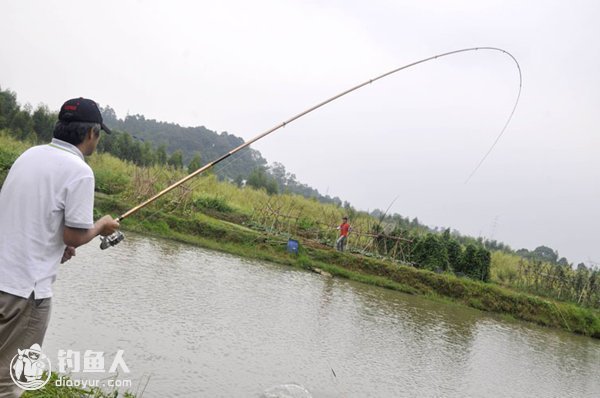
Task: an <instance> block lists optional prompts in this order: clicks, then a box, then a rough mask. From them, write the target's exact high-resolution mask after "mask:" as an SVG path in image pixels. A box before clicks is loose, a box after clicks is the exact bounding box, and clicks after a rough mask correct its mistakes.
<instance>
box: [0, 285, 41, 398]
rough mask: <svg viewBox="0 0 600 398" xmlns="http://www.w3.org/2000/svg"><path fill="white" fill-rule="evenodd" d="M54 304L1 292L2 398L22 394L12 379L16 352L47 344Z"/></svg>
mask: <svg viewBox="0 0 600 398" xmlns="http://www.w3.org/2000/svg"><path fill="white" fill-rule="evenodd" d="M51 301H52V300H51V299H49V298H47V299H40V300H35V299H34V298H33V293H32V294H31V296H30V297H29V298H28V299H26V298H22V297H18V296H14V295H12V294H9V293H5V292H1V291H0V398H9V397H10V398H13V397H19V396H20V395H21V393H22V392H23V390H21V389H20V388H19V387H18V386H17V385H16V384H15V383H14V382H13V381H12V379H11V377H10V362H11V361H12V359H13V358H14V357H15V355H17V349H21V350H23V349H27V348H30V347H31V346H32V345H33V344H35V343H37V344H39V345H40V346H41V345H42V343H43V342H44V335H45V334H46V328H47V327H48V322H49V321H50V311H51V307H52V302H51Z"/></svg>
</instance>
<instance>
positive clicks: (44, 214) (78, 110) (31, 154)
mask: <svg viewBox="0 0 600 398" xmlns="http://www.w3.org/2000/svg"><path fill="white" fill-rule="evenodd" d="M100 130H104V131H105V132H106V133H108V134H110V130H109V129H108V128H107V127H106V126H105V125H104V123H103V122H102V115H101V114H100V110H99V109H98V105H97V104H96V103H95V102H94V101H92V100H89V99H85V98H75V99H71V100H68V101H67V102H65V103H64V104H63V106H62V107H61V109H60V113H59V115H58V122H57V123H56V125H55V127H54V139H53V140H52V142H51V143H50V144H47V145H39V146H35V147H32V148H30V149H28V150H27V151H25V152H24V153H23V154H22V155H21V156H19V158H18V159H17V160H16V161H15V162H14V164H13V165H12V167H11V169H10V172H9V173H8V176H7V177H6V180H5V181H4V185H3V186H2V190H1V191H0V397H17V396H19V395H20V392H21V391H20V390H19V389H18V388H17V387H16V386H15V385H14V384H13V382H12V380H11V378H10V373H9V372H10V369H9V367H10V362H11V360H12V358H13V357H14V356H15V355H17V354H18V352H19V351H18V350H22V349H25V348H28V347H31V346H33V345H34V344H39V345H40V346H41V344H42V342H43V340H44V335H45V333H46V328H47V326H48V322H49V320H50V308H51V297H52V283H53V282H54V280H55V279H56V275H57V273H58V268H59V264H61V263H64V262H65V261H68V260H69V259H70V258H71V257H72V256H74V255H75V248H77V247H79V246H81V245H84V244H86V243H88V242H89V241H91V240H92V239H93V238H94V237H96V236H98V235H102V236H107V235H110V234H112V233H113V232H115V231H116V230H118V228H119V223H118V222H117V221H116V220H115V219H113V218H112V217H111V216H109V215H106V216H104V217H102V218H100V219H99V220H98V221H96V222H95V223H94V220H93V209H94V183H95V182H94V174H93V172H92V169H91V168H90V167H89V166H88V165H87V164H86V163H85V160H84V156H89V155H91V154H92V153H93V152H94V151H95V150H96V146H97V145H98V141H99V140H100Z"/></svg>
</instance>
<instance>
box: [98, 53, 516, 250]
mask: <svg viewBox="0 0 600 398" xmlns="http://www.w3.org/2000/svg"><path fill="white" fill-rule="evenodd" d="M478 50H489V51H499V52H501V53H503V54H506V55H508V56H509V57H510V58H511V59H512V60H513V61H514V62H515V64H516V66H517V69H518V71H519V92H518V94H517V99H516V101H515V104H514V106H513V108H512V111H511V113H510V115H509V117H508V119H507V121H506V123H505V124H504V127H503V128H502V130H501V131H500V134H498V136H497V137H496V140H495V141H494V143H493V144H492V146H491V147H490V148H489V149H488V151H487V152H486V154H485V155H484V156H483V158H482V159H481V160H480V161H479V163H478V164H477V166H476V167H475V169H474V170H473V171H472V172H471V174H470V175H469V177H468V178H467V180H466V182H465V183H467V182H468V181H469V180H470V179H471V177H473V175H474V174H475V173H476V172H477V170H478V169H479V167H480V166H481V165H482V164H483V162H484V161H485V159H486V158H487V157H488V155H489V154H490V153H491V152H492V150H493V149H494V147H495V146H496V144H497V143H498V141H499V140H500V137H502V135H503V134H504V131H505V130H506V128H507V127H508V124H509V123H510V121H511V119H512V117H513V115H514V113H515V110H516V109H517V105H518V103H519V98H520V97H521V87H522V83H523V78H522V73H521V66H520V65H519V62H518V61H517V59H516V58H515V57H514V56H513V55H512V54H511V53H509V52H508V51H506V50H503V49H501V48H498V47H471V48H463V49H460V50H454V51H449V52H446V53H442V54H437V55H434V56H431V57H428V58H424V59H421V60H419V61H416V62H412V63H410V64H407V65H404V66H401V67H399V68H396V69H393V70H391V71H389V72H386V73H384V74H382V75H379V76H377V77H374V78H372V79H369V80H367V81H365V82H363V83H361V84H358V85H356V86H354V87H352V88H349V89H347V90H345V91H342V92H341V93H339V94H336V95H334V96H333V97H331V98H329V99H326V100H325V101H323V102H320V103H318V104H316V105H314V106H312V107H310V108H308V109H306V110H304V111H302V112H300V113H298V114H297V115H296V116H293V117H291V118H290V119H288V120H286V121H284V122H282V123H280V124H278V125H276V126H275V127H272V128H270V129H269V130H267V131H265V132H263V133H261V134H259V135H257V136H256V137H254V138H252V139H251V140H250V141H247V142H245V143H243V144H241V145H240V146H238V147H237V148H234V149H232V150H231V151H229V152H228V153H226V154H224V155H223V156H221V157H220V158H218V159H216V160H213V161H212V162H210V163H208V164H206V165H204V166H203V167H201V168H199V169H198V170H196V171H194V172H193V173H191V174H189V175H187V176H185V177H184V178H182V179H181V180H179V181H177V182H175V183H173V184H171V185H170V186H168V187H167V188H165V189H163V190H162V191H160V192H159V193H157V194H156V195H154V196H152V197H151V198H149V199H147V200H146V201H144V202H142V203H140V204H139V205H137V206H135V207H134V208H132V209H130V210H128V211H126V212H125V213H123V214H121V215H120V216H119V217H118V218H117V221H119V222H121V221H122V220H124V219H125V218H127V217H129V216H130V215H132V214H134V213H136V212H137V211H139V210H140V209H142V208H144V207H146V206H148V205H149V204H150V203H152V202H154V201H155V200H157V199H158V198H160V197H161V196H163V195H165V194H167V193H168V192H170V191H172V190H173V189H175V188H177V187H178V186H180V185H181V184H184V183H185V182H187V181H189V180H191V179H192V178H194V177H195V176H197V175H198V174H201V173H203V172H205V171H206V170H208V169H210V168H212V167H214V166H215V165H217V164H218V163H221V162H222V161H223V160H225V159H227V158H228V157H230V156H231V155H233V154H235V153H237V152H239V151H241V150H242V149H244V148H246V147H248V146H250V145H252V144H253V143H255V142H256V141H258V140H260V139H262V138H264V137H266V136H267V135H269V134H271V133H273V132H275V131H277V130H279V129H280V128H282V127H285V126H287V125H288V124H290V123H292V122H293V121H295V120H297V119H300V118H301V117H303V116H305V115H307V114H309V113H311V112H312V111H314V110H317V109H319V108H321V107H322V106H325V105H327V104H329V103H330V102H333V101H335V100H336V99H338V98H341V97H343V96H345V95H347V94H350V93H351V92H353V91H356V90H359V89H360V88H362V87H364V86H366V85H369V84H371V83H373V82H376V81H377V80H381V79H383V78H384V77H387V76H390V75H392V74H394V73H397V72H400V71H401V70H404V69H408V68H411V67H413V66H416V65H419V64H422V63H425V62H429V61H432V60H434V59H438V58H442V57H446V56H449V55H454V54H459V53H464V52H470V51H478ZM101 239H102V243H101V244H100V248H101V249H102V250H104V249H107V248H109V247H111V246H114V245H116V244H118V243H119V242H120V241H122V240H123V239H124V235H123V233H122V232H120V231H117V232H115V233H114V234H112V235H109V236H105V237H103V238H101Z"/></svg>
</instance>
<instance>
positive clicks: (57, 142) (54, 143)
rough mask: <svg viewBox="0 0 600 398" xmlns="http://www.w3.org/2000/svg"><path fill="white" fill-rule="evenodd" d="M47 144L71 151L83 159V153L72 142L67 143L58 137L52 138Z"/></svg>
mask: <svg viewBox="0 0 600 398" xmlns="http://www.w3.org/2000/svg"><path fill="white" fill-rule="evenodd" d="M48 145H49V146H51V147H53V148H57V149H61V150H63V151H67V152H71V153H72V154H73V155H77V156H79V157H80V158H81V160H85V159H84V157H83V153H81V151H80V150H79V148H77V147H76V146H75V145H73V144H69V143H68V142H66V141H63V140H59V139H58V138H52V142H51V143H50V144H48Z"/></svg>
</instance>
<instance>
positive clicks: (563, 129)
mask: <svg viewBox="0 0 600 398" xmlns="http://www.w3.org/2000/svg"><path fill="white" fill-rule="evenodd" d="M0 15H1V16H2V24H0V37H1V38H2V39H1V40H0V59H1V62H0V86H1V87H2V88H3V89H10V90H12V91H14V92H16V93H17V95H18V100H19V102H20V103H21V104H22V105H23V104H26V103H29V104H31V105H32V106H34V107H35V106H37V105H38V104H39V103H44V104H46V105H48V106H49V107H50V108H51V109H53V110H58V108H59V107H60V105H61V104H62V102H64V101H65V100H66V99H68V98H72V97H79V96H84V97H89V98H92V99H94V100H96V101H97V102H99V103H100V104H101V105H110V106H111V107H113V108H114V109H115V110H116V112H117V115H118V116H119V117H121V118H123V117H125V116H126V115H127V114H138V113H139V114H143V115H145V116H146V117H147V118H152V119H157V120H162V121H168V122H174V123H179V124H181V125H184V126H198V125H204V126H206V127H207V128H209V129H211V130H215V131H218V132H221V131H227V132H229V133H231V134H235V135H238V136H241V137H243V138H244V139H246V140H248V139H250V138H252V137H253V136H255V135H257V134H259V133H261V132H263V131H265V130H267V129H268V128H270V127H273V126H275V125H277V124H279V123H281V122H283V121H284V120H287V119H288V118H290V117H291V116H294V115H295V114H297V113H299V112H301V111H303V110H305V109H306V108H308V107H310V106H312V105H314V104H316V103H318V102H320V101H322V100H325V99H326V98H329V97H330V96H333V95H335V94H337V93H338V92H340V91H343V90H345V89H347V88H350V87H352V86H354V85H356V84H358V83H362V82H363V81H366V80H368V79H370V78H372V77H375V76H378V75H380V74H382V73H384V72H387V71H389V70H392V69H395V68H397V67H399V66H402V65H404V64H408V63H411V62H414V61H416V60H419V59H422V58H426V57H429V56H432V55H435V54H438V53H443V52H447V51H451V50H456V49H461V48H466V47H480V46H494V47H501V48H503V49H505V50H507V51H509V52H510V53H512V54H513V55H514V56H515V57H516V58H517V60H518V61H519V63H520V65H521V68H522V71H523V92H522V96H521V102H520V105H519V107H518V108H517V110H516V113H515V116H514V119H513V121H512V123H511V124H510V125H509V127H508V129H507V130H506V133H505V134H504V136H503V137H502V139H501V140H500V142H499V143H498V145H497V146H496V148H495V149H494V151H493V152H492V153H491V155H490V156H489V158H488V159H487V160H486V162H485V163H484V164H483V166H482V167H481V168H480V169H479V171H478V172H477V173H476V174H475V176H474V177H473V178H472V179H471V180H470V181H469V183H468V184H465V180H466V179H467V177H468V176H469V174H470V173H471V171H472V170H473V169H474V167H475V166H476V165H477V163H478V162H479V160H480V159H481V158H482V157H483V155H484V154H485V152H486V151H487V149H488V148H489V147H490V145H491V144H492V143H493V141H494V139H495V138H496V136H497V135H498V134H499V133H500V130H501V129H502V126H503V125H504V123H505V122H506V120H507V118H508V116H509V114H510V111H511V109H512V107H513V104H514V101H515V99H516V95H517V92H518V81H519V80H518V72H517V68H516V66H515V64H514V62H513V61H512V60H511V59H510V57H508V56H507V55H505V54H502V53H499V52H492V51H485V52H484V51H478V52H470V53H462V54H459V55H454V56H450V57H445V58H442V59H438V60H435V61H432V62H429V63H427V64H423V65H420V66H418V67H415V68H412V69H408V70H406V71H403V72H400V73H398V74H395V75H393V76H391V77H388V78H386V79H384V80H382V81H379V82H376V83H374V84H372V85H369V86H367V87H366V88H364V89H362V90H360V91H358V92H356V93H353V94H351V95H350V96H347V97H344V98H343V99H341V100H339V101H337V102H335V103H332V104H331V105H328V106H327V107H325V108H322V109H321V110H318V111H316V112H314V113H312V114H311V115H309V116H306V117H304V118H302V119H300V120H299V121H297V122H295V123H293V124H291V125H289V126H287V127H286V128H284V129H282V130H280V131H278V132H276V133H274V134H273V135H271V136H269V137H267V138H264V139H263V140H261V141H259V142H258V143H256V144H255V145H254V146H253V147H254V148H256V149H258V150H259V151H261V153H262V154H263V156H264V157H265V158H266V159H267V160H268V161H269V162H274V161H278V162H281V163H283V164H284V165H285V166H286V169H287V170H288V171H290V172H293V173H295V174H296V176H297V178H298V179H299V180H300V181H302V182H305V183H307V184H309V185H311V186H313V187H315V188H317V189H319V191H321V192H322V193H327V194H329V195H331V196H339V197H340V198H342V199H344V200H348V201H349V202H350V203H352V205H353V206H355V207H356V208H358V209H361V210H373V209H375V208H380V209H385V208H387V207H388V206H389V204H390V203H391V202H392V201H394V199H395V198H396V197H397V198H398V199H397V200H396V201H395V202H394V205H393V206H392V208H391V212H395V213H399V214H402V215H404V216H409V217H411V218H413V217H418V218H419V220H420V221H421V222H423V223H425V224H428V225H432V226H444V227H452V228H455V229H457V230H459V231H461V232H462V233H464V234H469V235H472V236H483V237H486V238H489V239H497V240H500V241H503V242H505V243H508V244H509V245H511V247H513V248H515V249H519V248H521V247H525V248H528V249H530V250H531V249H534V248H535V247H537V246H539V245H542V244H543V245H548V246H550V247H552V248H554V249H556V250H558V251H559V254H560V255H561V256H566V257H567V258H568V259H569V260H570V261H571V262H574V263H578V262H581V261H584V262H586V263H588V264H590V263H593V262H595V263H598V262H600V242H599V240H600V239H599V238H600V226H599V221H600V210H599V209H600V206H599V198H600V157H599V152H600V151H599V148H600V135H599V126H600V111H599V109H600V90H599V89H600V73H598V71H599V70H600V51H599V46H600V45H599V44H598V39H599V38H600V24H599V23H598V18H599V17H600V2H598V1H577V0H575V1H572V0H571V1H485V0H478V1H467V0H453V1H443V0H440V1H424V0H410V1H400V0H396V1H392V0H370V1H368V2H367V1H360V2H358V1H341V0H340V1H285V0H279V1H275V0H273V1H263V0H254V1H241V0H239V1H235V0H225V1H210V2H207V1H173V0H171V1H143V0H139V1H102V2H85V1H64V0H61V1H3V2H1V3H0Z"/></svg>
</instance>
